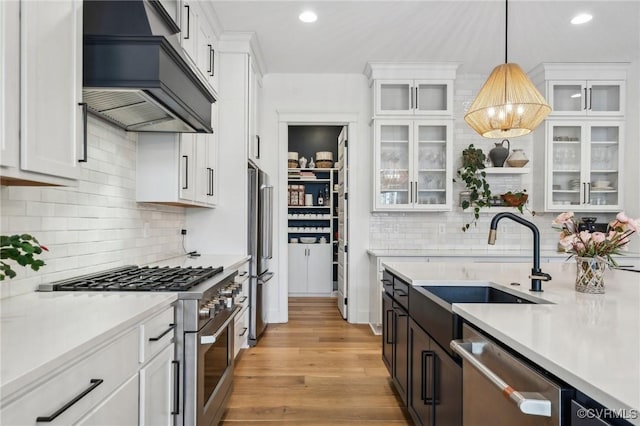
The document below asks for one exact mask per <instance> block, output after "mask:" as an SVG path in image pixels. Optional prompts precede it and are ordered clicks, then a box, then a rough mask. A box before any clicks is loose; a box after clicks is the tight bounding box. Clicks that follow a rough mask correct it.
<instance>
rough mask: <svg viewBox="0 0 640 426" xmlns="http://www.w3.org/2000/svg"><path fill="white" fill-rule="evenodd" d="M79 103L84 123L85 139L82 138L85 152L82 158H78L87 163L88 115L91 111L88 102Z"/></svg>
mask: <svg viewBox="0 0 640 426" xmlns="http://www.w3.org/2000/svg"><path fill="white" fill-rule="evenodd" d="M78 105H80V106H81V107H82V125H83V129H82V135H83V139H82V147H83V150H84V153H83V155H82V158H80V159H79V160H78V163H86V162H87V154H88V153H87V151H88V140H87V115H88V113H89V110H88V106H87V103H86V102H80V103H79V104H78Z"/></svg>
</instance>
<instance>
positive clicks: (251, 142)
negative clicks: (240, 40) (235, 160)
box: [247, 56, 262, 163]
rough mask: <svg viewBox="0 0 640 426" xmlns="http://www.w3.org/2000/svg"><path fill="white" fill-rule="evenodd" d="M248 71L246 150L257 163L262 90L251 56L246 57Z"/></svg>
mask: <svg viewBox="0 0 640 426" xmlns="http://www.w3.org/2000/svg"><path fill="white" fill-rule="evenodd" d="M248 60H249V64H248V72H249V90H248V94H249V98H248V100H247V105H248V108H249V111H248V112H249V137H248V138H247V151H248V153H249V158H250V159H251V160H253V161H255V162H257V163H259V162H260V156H261V154H262V153H261V150H262V147H261V146H260V145H261V140H260V115H259V111H260V108H259V102H260V93H261V90H262V87H261V82H260V72H259V71H258V70H257V69H256V63H255V61H254V60H253V58H252V57H251V56H249V58H248Z"/></svg>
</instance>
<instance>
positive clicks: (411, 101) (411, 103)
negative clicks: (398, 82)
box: [409, 86, 413, 109]
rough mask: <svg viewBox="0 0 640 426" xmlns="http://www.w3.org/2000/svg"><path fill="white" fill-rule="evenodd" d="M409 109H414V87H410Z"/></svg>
mask: <svg viewBox="0 0 640 426" xmlns="http://www.w3.org/2000/svg"><path fill="white" fill-rule="evenodd" d="M409 109H413V87H411V86H409Z"/></svg>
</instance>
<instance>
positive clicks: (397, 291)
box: [393, 290, 407, 297]
mask: <svg viewBox="0 0 640 426" xmlns="http://www.w3.org/2000/svg"><path fill="white" fill-rule="evenodd" d="M393 293H394V294H397V295H398V296H402V297H407V292H406V291H404V290H393Z"/></svg>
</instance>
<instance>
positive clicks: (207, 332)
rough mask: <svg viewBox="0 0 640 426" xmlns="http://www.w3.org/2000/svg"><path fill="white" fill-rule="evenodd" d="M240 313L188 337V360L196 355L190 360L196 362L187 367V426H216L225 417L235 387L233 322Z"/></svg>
mask: <svg viewBox="0 0 640 426" xmlns="http://www.w3.org/2000/svg"><path fill="white" fill-rule="evenodd" d="M239 311H240V307H237V308H235V309H233V310H231V311H227V312H225V313H224V314H222V315H221V314H218V315H216V317H215V318H214V319H213V320H212V321H209V322H208V323H207V324H206V325H205V326H204V327H202V329H200V330H199V331H197V332H187V333H185V359H189V358H188V355H189V354H196V357H195V358H193V357H191V360H193V361H195V362H193V363H188V364H186V365H185V384H186V385H187V387H186V389H185V402H186V403H190V404H192V406H191V407H189V408H190V409H188V410H185V417H184V424H185V425H197V426H210V425H215V424H217V423H218V422H219V421H220V419H221V417H222V415H223V413H224V409H225V407H226V403H227V400H228V399H229V396H230V395H231V389H232V387H233V386H232V385H233V363H234V362H233V359H234V357H233V343H234V342H233V335H234V333H233V331H234V318H235V316H236V314H237V313H238V312H239ZM190 383H191V385H190V386H189V384H190ZM193 416H195V418H194V417H193Z"/></svg>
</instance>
